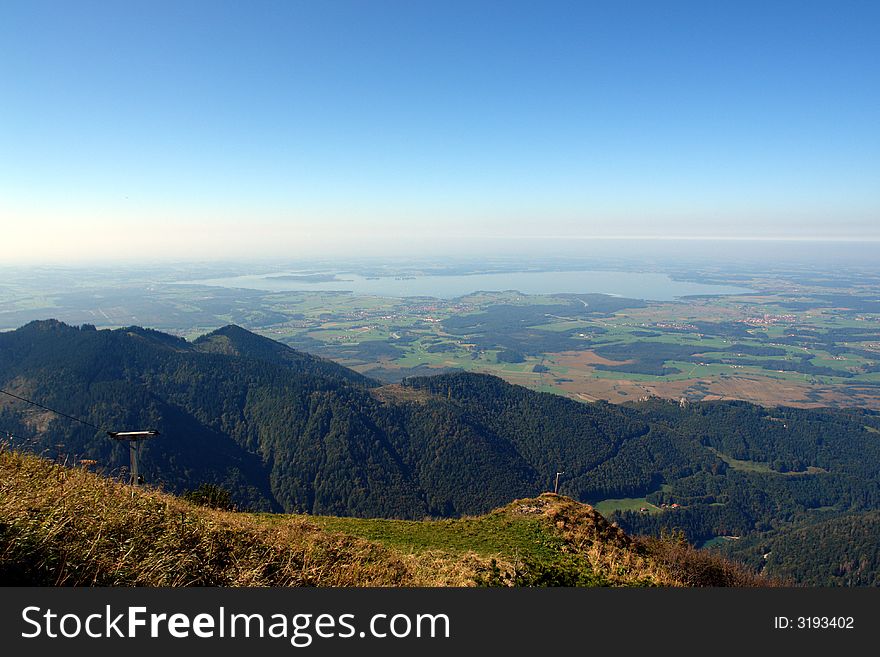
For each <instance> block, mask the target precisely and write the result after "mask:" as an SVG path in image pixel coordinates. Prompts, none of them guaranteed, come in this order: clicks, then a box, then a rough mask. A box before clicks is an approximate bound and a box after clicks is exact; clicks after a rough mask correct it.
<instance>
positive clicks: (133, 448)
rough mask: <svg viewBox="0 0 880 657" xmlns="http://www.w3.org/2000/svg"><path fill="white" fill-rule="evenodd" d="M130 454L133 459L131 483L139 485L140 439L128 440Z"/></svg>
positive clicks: (131, 459)
mask: <svg viewBox="0 0 880 657" xmlns="http://www.w3.org/2000/svg"><path fill="white" fill-rule="evenodd" d="M128 455H129V458H130V461H131V485H132V486H137V485H138V441H136V440H129V441H128Z"/></svg>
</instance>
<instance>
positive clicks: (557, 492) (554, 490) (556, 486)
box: [553, 472, 565, 495]
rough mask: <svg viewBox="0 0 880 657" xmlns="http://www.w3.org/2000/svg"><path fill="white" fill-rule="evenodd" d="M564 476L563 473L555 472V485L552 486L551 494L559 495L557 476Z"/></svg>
mask: <svg viewBox="0 0 880 657" xmlns="http://www.w3.org/2000/svg"><path fill="white" fill-rule="evenodd" d="M564 474H565V473H564V472H557V473H556V483H555V484H554V485H553V492H554V493H555V494H557V495H558V494H559V475H564Z"/></svg>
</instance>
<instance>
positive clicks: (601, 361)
mask: <svg viewBox="0 0 880 657" xmlns="http://www.w3.org/2000/svg"><path fill="white" fill-rule="evenodd" d="M548 360H550V361H552V362H554V363H556V364H557V365H560V366H561V367H571V368H574V369H580V368H584V367H590V366H592V365H629V364H631V363H632V362H633V361H632V360H608V359H607V358H603V357H602V356H600V355H599V354H597V353H596V352H594V351H590V350H586V351H561V352H559V353H558V354H554V355H553V356H552V357H548Z"/></svg>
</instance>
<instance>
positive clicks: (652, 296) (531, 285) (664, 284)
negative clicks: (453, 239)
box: [179, 271, 753, 301]
mask: <svg viewBox="0 0 880 657" xmlns="http://www.w3.org/2000/svg"><path fill="white" fill-rule="evenodd" d="M325 273H327V272H325ZM329 273H332V272H329ZM285 275H290V276H302V275H303V272H275V273H272V274H254V275H247V276H234V277H230V278H212V279H203V280H195V281H179V282H180V283H182V284H190V285H192V284H198V285H210V286H215V287H228V288H246V289H252V290H265V291H271V292H284V291H312V292H316V291H338V292H343V291H347V292H353V293H355V294H359V295H374V296H382V297H437V298H442V299H451V298H455V297H460V296H463V295H466V294H470V293H472V292H478V291H486V292H488V291H492V292H498V291H504V290H517V291H519V292H523V293H525V294H554V293H556V294H558V293H574V294H583V293H590V292H594V293H601V294H612V295H615V296H621V297H629V298H633V299H648V300H654V301H672V300H674V299H676V298H678V297H683V296H688V295H697V294H744V293H749V292H753V290H749V289H747V288H742V287H733V286H729V285H712V284H704V283H692V282H689V281H676V280H673V279H671V278H670V277H669V276H667V275H666V274H656V273H637V272H616V271H540V272H538V271H536V272H511V273H493V274H468V275H456V276H436V275H434V276H416V277H413V278H393V277H382V278H365V277H363V276H358V275H356V274H349V273H338V274H337V277H338V279H339V280H333V281H321V282H307V281H304V280H290V279H287V280H285V279H284V278H278V277H279V276H282V277H283V276H285Z"/></svg>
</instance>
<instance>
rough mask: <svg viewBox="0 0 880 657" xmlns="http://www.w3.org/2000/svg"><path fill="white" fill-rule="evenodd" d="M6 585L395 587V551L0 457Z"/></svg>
mask: <svg viewBox="0 0 880 657" xmlns="http://www.w3.org/2000/svg"><path fill="white" fill-rule="evenodd" d="M0 581H2V582H3V583H5V584H35V585H99V586H103V585H112V586H399V585H405V584H408V583H411V582H412V575H411V574H410V572H409V568H408V567H407V565H406V564H405V563H404V562H403V560H402V559H401V558H399V557H398V556H397V555H395V554H394V553H393V552H391V551H389V550H387V549H385V548H382V547H380V546H377V545H375V544H372V543H369V542H367V541H362V540H359V539H356V538H352V537H348V536H344V535H341V534H331V533H328V532H324V531H321V530H320V529H318V528H317V527H315V526H314V525H312V524H310V523H309V522H307V521H306V520H304V519H302V518H298V517H291V518H289V519H286V520H285V521H284V522H281V523H276V524H275V525H273V526H272V527H267V526H265V525H261V524H259V523H254V522H252V521H250V520H249V519H248V518H247V517H244V516H240V515H237V514H235V513H229V512H222V511H213V510H209V509H204V508H200V507H194V506H192V505H190V504H188V503H186V502H183V501H182V500H179V499H178V498H176V497H173V496H171V495H166V494H163V493H159V492H155V491H132V490H131V489H130V488H129V487H127V486H124V485H121V484H119V483H116V482H113V481H111V480H108V479H104V478H102V477H98V476H96V475H94V474H92V473H89V472H86V471H85V470H82V469H71V468H65V467H61V466H59V465H54V464H52V463H50V462H48V461H45V460H43V459H40V458H37V457H34V456H25V455H21V454H17V453H14V452H10V451H8V450H5V451H2V452H0Z"/></svg>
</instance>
